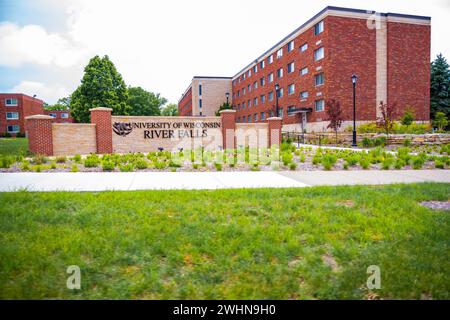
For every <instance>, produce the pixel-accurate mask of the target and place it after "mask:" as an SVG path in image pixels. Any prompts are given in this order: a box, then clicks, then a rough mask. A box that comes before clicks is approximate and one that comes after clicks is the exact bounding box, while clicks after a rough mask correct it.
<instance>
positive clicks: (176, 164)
mask: <svg viewBox="0 0 450 320" xmlns="http://www.w3.org/2000/svg"><path fill="white" fill-rule="evenodd" d="M169 167H171V168H181V167H182V165H181V163H177V162H174V161H172V160H170V162H169Z"/></svg>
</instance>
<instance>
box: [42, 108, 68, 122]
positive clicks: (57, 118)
mask: <svg viewBox="0 0 450 320" xmlns="http://www.w3.org/2000/svg"><path fill="white" fill-rule="evenodd" d="M44 114H45V115H47V116H50V117H53V122H55V123H73V118H72V116H71V115H70V110H47V109H44Z"/></svg>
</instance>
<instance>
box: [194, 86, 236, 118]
mask: <svg viewBox="0 0 450 320" xmlns="http://www.w3.org/2000/svg"><path fill="white" fill-rule="evenodd" d="M200 83H201V84H202V95H201V96H200V95H199V92H198V86H199V84H200ZM227 92H229V93H230V98H229V103H230V104H231V103H232V101H231V100H232V86H231V79H220V78H219V79H209V78H199V79H197V78H194V79H193V80H192V115H193V116H198V115H200V110H199V107H198V105H199V102H198V101H199V99H202V115H203V116H207V117H212V116H215V115H216V112H217V110H219V107H220V106H221V105H222V104H224V103H225V102H226V101H227V98H226V96H225V94H226V93H227Z"/></svg>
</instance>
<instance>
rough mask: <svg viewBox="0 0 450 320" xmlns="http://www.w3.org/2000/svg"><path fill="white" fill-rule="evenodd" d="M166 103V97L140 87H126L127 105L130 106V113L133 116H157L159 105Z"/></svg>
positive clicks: (159, 109)
mask: <svg viewBox="0 0 450 320" xmlns="http://www.w3.org/2000/svg"><path fill="white" fill-rule="evenodd" d="M166 103H167V99H166V98H163V97H161V96H160V95H159V93H156V94H155V93H153V92H149V91H146V90H144V89H142V88H141V87H129V88H128V105H129V106H130V107H131V110H130V115H133V116H159V115H160V114H161V106H163V105H164V104H166Z"/></svg>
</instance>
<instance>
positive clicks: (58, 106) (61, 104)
mask: <svg viewBox="0 0 450 320" xmlns="http://www.w3.org/2000/svg"><path fill="white" fill-rule="evenodd" d="M44 109H46V110H69V109H70V97H65V98H61V99H58V101H57V102H56V103H55V104H52V105H49V104H45V105H44Z"/></svg>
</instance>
